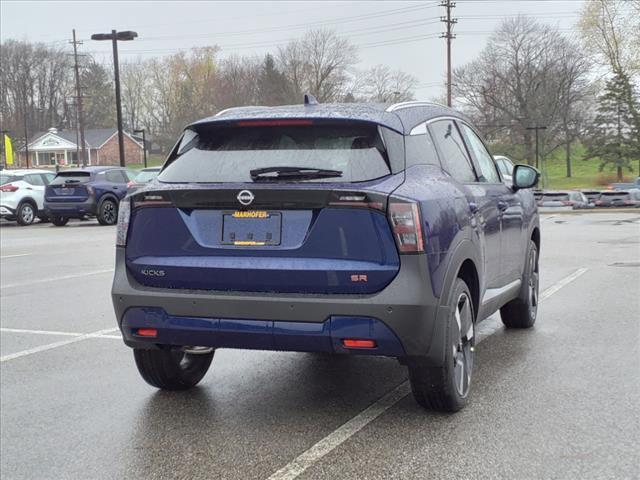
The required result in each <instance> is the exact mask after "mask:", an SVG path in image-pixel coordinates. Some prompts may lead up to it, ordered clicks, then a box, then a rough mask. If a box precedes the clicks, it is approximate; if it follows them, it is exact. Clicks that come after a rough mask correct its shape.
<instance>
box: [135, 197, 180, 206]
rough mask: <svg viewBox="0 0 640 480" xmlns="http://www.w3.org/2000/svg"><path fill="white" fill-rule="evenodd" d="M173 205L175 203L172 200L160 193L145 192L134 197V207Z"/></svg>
mask: <svg viewBox="0 0 640 480" xmlns="http://www.w3.org/2000/svg"><path fill="white" fill-rule="evenodd" d="M171 205H173V203H172V202H171V200H169V199H168V198H167V197H165V196H164V195H162V194H158V193H144V194H142V195H135V196H134V197H133V208H145V207H169V206H171Z"/></svg>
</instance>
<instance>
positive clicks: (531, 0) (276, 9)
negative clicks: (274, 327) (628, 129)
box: [0, 0, 583, 100]
mask: <svg viewBox="0 0 640 480" xmlns="http://www.w3.org/2000/svg"><path fill="white" fill-rule="evenodd" d="M439 3H440V2H439V1H428V0H427V1H419V2H418V1H362V2H347V1H342V2H336V1H289V2H285V1H265V2H241V1H234V2H213V1H197V2H193V1H192V2H188V1H181V2H178V1H163V2H160V1H120V2H117V1H110V2H101V1H67V2H62V1H31V2H30V1H10V0H9V1H8V0H2V1H1V2H0V18H1V25H0V26H1V38H2V40H5V39H8V38H13V39H19V40H29V41H38V42H46V43H49V42H51V44H52V45H60V46H65V47H66V48H69V49H71V46H70V45H68V44H67V43H66V42H67V40H68V39H70V38H71V30H72V29H73V28H75V29H76V31H77V35H78V37H79V38H80V39H82V40H84V41H85V42H84V44H83V45H82V46H81V47H80V51H81V52H84V53H92V54H94V55H95V56H96V57H97V59H98V60H99V61H104V62H110V61H111V60H110V59H111V53H110V48H111V46H110V43H109V42H96V41H91V40H88V38H89V36H90V35H91V34H92V33H97V32H107V31H110V30H111V29H112V28H116V29H118V30H135V31H136V32H138V35H139V37H138V39H136V40H135V41H133V42H126V43H121V44H120V52H121V61H126V60H127V59H133V58H135V57H136V56H140V57H143V58H148V57H151V56H159V55H167V54H170V53H174V52H176V51H179V50H181V49H182V50H183V49H188V48H190V47H193V46H205V45H218V46H220V47H221V48H222V50H221V55H222V56H226V55H231V54H242V55H245V54H256V55H263V54H265V53H266V52H268V51H272V52H275V51H276V50H277V46H278V45H281V44H283V43H286V41H287V40H289V39H292V38H299V37H300V36H301V35H303V33H304V32H305V30H308V29H310V28H330V29H333V30H335V31H336V32H338V33H339V34H340V35H343V36H345V37H348V38H349V39H350V40H351V41H352V43H353V44H355V45H357V46H358V47H359V58H360V63H359V64H358V68H361V69H365V68H368V67H371V66H373V65H376V64H379V63H382V64H385V65H389V66H391V67H393V68H394V69H395V68H399V69H402V70H404V71H406V72H408V73H410V74H412V75H414V76H415V77H416V78H417V79H418V81H419V86H418V89H417V91H416V93H417V97H418V99H421V100H429V99H431V98H433V97H435V96H438V95H441V94H442V92H443V86H442V83H443V79H444V73H445V66H446V49H445V40H444V39H441V38H438V37H439V35H440V33H441V32H442V31H443V28H444V25H443V24H442V23H440V22H439V19H440V16H441V15H443V14H444V8H442V7H440V6H439ZM456 3H457V6H456V8H455V9H454V11H453V12H454V16H455V17H456V18H458V24H457V25H456V26H455V29H454V32H455V33H456V34H457V38H456V39H455V40H454V41H453V64H454V67H455V66H458V65H462V64H464V63H466V62H468V61H470V60H472V59H473V58H474V57H475V56H476V55H477V54H478V53H479V52H480V50H481V49H482V48H483V46H484V45H485V43H486V41H487V38H488V36H489V34H490V32H491V31H492V30H493V29H494V28H495V27H496V26H497V25H498V23H499V22H500V21H501V20H502V19H504V18H507V17H509V16H514V15H517V14H525V15H530V16H532V17H534V18H536V19H538V20H539V21H541V22H545V23H549V24H552V25H555V26H558V27H559V28H560V29H561V31H563V32H564V33H566V34H567V35H574V34H575V23H576V21H577V19H578V14H579V12H580V10H581V8H582V4H583V1H582V0H562V1H555V0H546V1H545V0H457V2H456Z"/></svg>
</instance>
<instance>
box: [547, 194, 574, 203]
mask: <svg viewBox="0 0 640 480" xmlns="http://www.w3.org/2000/svg"><path fill="white" fill-rule="evenodd" d="M542 200H544V201H550V202H562V201H563V200H569V194H568V193H545V194H544V195H543V196H542Z"/></svg>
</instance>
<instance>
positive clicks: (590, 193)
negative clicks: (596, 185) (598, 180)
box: [582, 190, 602, 205]
mask: <svg viewBox="0 0 640 480" xmlns="http://www.w3.org/2000/svg"><path fill="white" fill-rule="evenodd" d="M601 193H602V192H601V191H600V190H582V194H583V195H584V196H585V197H587V200H588V201H589V203H590V204H592V205H595V202H596V200H598V199H599V198H600V194H601Z"/></svg>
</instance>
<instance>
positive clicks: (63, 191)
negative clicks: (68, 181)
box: [55, 188, 76, 195]
mask: <svg viewBox="0 0 640 480" xmlns="http://www.w3.org/2000/svg"><path fill="white" fill-rule="evenodd" d="M55 192H56V193H57V194H58V195H73V194H74V193H75V192H76V189H75V188H56V189H55Z"/></svg>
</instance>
